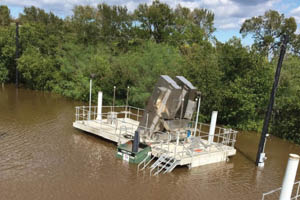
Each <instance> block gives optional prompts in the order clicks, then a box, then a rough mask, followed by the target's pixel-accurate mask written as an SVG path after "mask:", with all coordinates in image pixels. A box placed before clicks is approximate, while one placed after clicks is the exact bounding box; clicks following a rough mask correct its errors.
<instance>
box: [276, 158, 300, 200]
mask: <svg viewBox="0 0 300 200" xmlns="http://www.w3.org/2000/svg"><path fill="white" fill-rule="evenodd" d="M289 156H290V157H289V160H288V164H287V167H286V170H285V174H284V178H283V182H282V189H281V193H280V198H279V200H287V199H291V196H292V192H293V187H294V182H295V178H296V173H297V168H298V164H299V158H300V157H299V155H297V154H289Z"/></svg>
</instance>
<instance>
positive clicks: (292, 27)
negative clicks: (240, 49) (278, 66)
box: [240, 10, 297, 54]
mask: <svg viewBox="0 0 300 200" xmlns="http://www.w3.org/2000/svg"><path fill="white" fill-rule="evenodd" d="M296 30H297V24H296V20H295V18H293V17H290V18H285V17H284V15H283V14H280V13H278V12H277V11H275V10H269V11H267V12H265V14H264V15H263V16H258V17H252V18H251V19H247V20H246V21H245V22H244V23H243V25H242V27H241V29H240V33H242V35H243V36H246V35H247V34H252V36H253V38H254V41H255V46H256V47H257V48H258V50H260V51H261V52H262V53H264V54H268V53H269V51H272V52H273V53H276V52H277V51H278V48H279V47H280V45H281V42H282V41H283V36H288V37H289V40H290V42H293V40H294V39H295V37H296V35H295V31H296Z"/></svg>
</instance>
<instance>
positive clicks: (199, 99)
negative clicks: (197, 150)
mask: <svg viewBox="0 0 300 200" xmlns="http://www.w3.org/2000/svg"><path fill="white" fill-rule="evenodd" d="M200 102H201V97H199V98H198V108H197V116H196V122H195V129H194V136H196V132H197V126H198V118H199V110H200ZM200 131H201V130H200Z"/></svg>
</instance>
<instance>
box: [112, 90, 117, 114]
mask: <svg viewBox="0 0 300 200" xmlns="http://www.w3.org/2000/svg"><path fill="white" fill-rule="evenodd" d="M115 98H116V86H114V97H113V107H112V109H113V112H115Z"/></svg>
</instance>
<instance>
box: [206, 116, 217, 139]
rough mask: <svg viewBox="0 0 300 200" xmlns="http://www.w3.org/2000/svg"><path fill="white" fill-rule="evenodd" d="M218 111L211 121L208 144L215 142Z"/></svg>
mask: <svg viewBox="0 0 300 200" xmlns="http://www.w3.org/2000/svg"><path fill="white" fill-rule="evenodd" d="M217 116H218V111H213V112H212V115H211V120H210V127H209V134H208V144H211V143H212V142H213V141H214V135H215V129H216V123H217Z"/></svg>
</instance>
